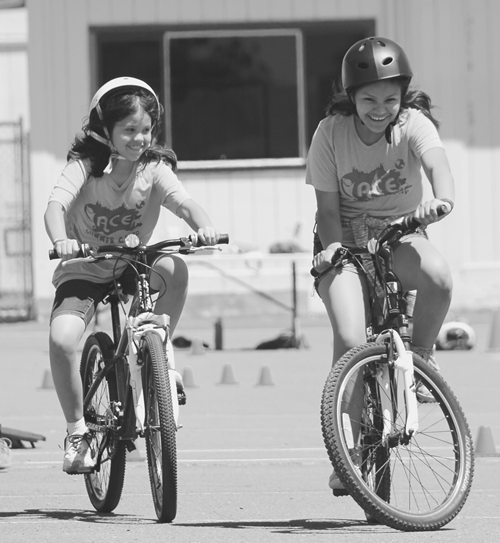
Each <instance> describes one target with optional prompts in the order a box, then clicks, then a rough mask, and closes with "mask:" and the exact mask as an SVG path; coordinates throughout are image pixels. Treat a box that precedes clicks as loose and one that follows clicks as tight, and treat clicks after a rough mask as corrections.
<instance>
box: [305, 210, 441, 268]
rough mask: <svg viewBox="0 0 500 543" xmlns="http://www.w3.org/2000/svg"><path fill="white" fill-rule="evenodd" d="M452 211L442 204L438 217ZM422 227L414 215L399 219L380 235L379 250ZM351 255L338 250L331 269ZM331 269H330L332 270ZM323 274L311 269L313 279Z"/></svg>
mask: <svg viewBox="0 0 500 543" xmlns="http://www.w3.org/2000/svg"><path fill="white" fill-rule="evenodd" d="M450 211H451V206H450V204H448V203H446V204H441V205H440V206H439V207H438V208H437V215H438V217H442V216H443V215H446V214H447V213H449V212H450ZM420 225H421V223H420V221H419V220H418V219H417V218H415V216H414V215H411V216H408V217H403V218H402V219H397V220H395V221H394V222H392V223H391V224H390V225H389V226H388V227H387V228H386V229H385V230H384V231H383V232H382V234H381V235H380V237H379V238H378V239H377V248H380V247H382V245H384V244H387V243H393V242H394V241H396V240H398V239H400V238H401V237H402V236H404V235H405V234H408V233H409V232H411V231H412V230H417V228H418V227H419V226H420ZM353 252H354V253H360V254H361V253H364V252H369V251H368V250H366V249H364V250H360V249H355V250H354V251H353ZM347 253H349V250H348V249H346V248H345V247H340V248H339V249H337V250H336V251H335V253H334V255H333V257H332V259H331V261H330V264H331V268H335V267H337V266H338V265H339V263H340V262H341V261H342V259H343V258H345V256H346V254H347ZM331 268H329V269H331ZM321 273H323V272H319V271H317V270H316V269H315V268H312V269H311V275H312V276H313V277H317V276H318V275H320V274H321Z"/></svg>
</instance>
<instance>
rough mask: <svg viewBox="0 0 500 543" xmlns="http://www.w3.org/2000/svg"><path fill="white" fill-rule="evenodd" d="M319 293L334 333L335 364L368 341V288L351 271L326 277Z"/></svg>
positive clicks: (356, 274)
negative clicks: (344, 355)
mask: <svg viewBox="0 0 500 543" xmlns="http://www.w3.org/2000/svg"><path fill="white" fill-rule="evenodd" d="M318 292H319V295H320V297H321V299H322V300H323V303H324V304H325V308H326V311H327V313H328V317H329V319H330V324H331V325H332V330H333V363H335V362H336V361H337V360H338V359H339V358H340V357H341V356H342V355H343V354H345V353H346V352H347V351H348V350H349V349H351V348H352V347H355V346H356V345H360V344H361V343H364V342H365V339H366V313H365V307H366V302H367V297H368V293H367V288H366V284H365V281H364V280H363V279H362V278H361V277H360V276H359V274H358V273H356V272H355V271H354V270H352V269H351V268H345V269H343V270H342V271H341V272H340V273H336V274H334V273H331V274H328V275H326V276H325V277H324V278H323V279H322V280H321V282H320V284H319V287H318Z"/></svg>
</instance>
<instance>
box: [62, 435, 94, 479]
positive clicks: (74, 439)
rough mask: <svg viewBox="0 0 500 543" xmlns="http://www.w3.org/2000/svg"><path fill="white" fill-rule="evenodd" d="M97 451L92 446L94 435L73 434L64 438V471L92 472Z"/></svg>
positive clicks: (69, 472)
mask: <svg viewBox="0 0 500 543" xmlns="http://www.w3.org/2000/svg"><path fill="white" fill-rule="evenodd" d="M96 461H97V459H96V453H95V451H94V450H93V448H92V435H91V433H90V432H86V433H85V434H83V435H81V434H71V435H69V436H66V439H65V440H64V463H63V471H64V472H66V473H68V474H70V475H74V474H77V473H90V472H91V471H92V470H93V469H94V467H95V465H96Z"/></svg>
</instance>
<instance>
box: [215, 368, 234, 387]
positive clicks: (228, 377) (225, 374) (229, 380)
mask: <svg viewBox="0 0 500 543" xmlns="http://www.w3.org/2000/svg"><path fill="white" fill-rule="evenodd" d="M237 384H238V381H236V378H235V376H234V370H233V366H231V364H224V367H223V368H222V377H221V380H220V383H219V385H237Z"/></svg>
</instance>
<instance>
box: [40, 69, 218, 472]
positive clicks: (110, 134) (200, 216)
mask: <svg viewBox="0 0 500 543" xmlns="http://www.w3.org/2000/svg"><path fill="white" fill-rule="evenodd" d="M161 113H162V107H161V105H160V103H159V101H158V98H157V96H156V94H155V92H154V91H153V89H152V88H151V87H150V86H149V85H148V84H146V83H145V82H144V81H141V80H139V79H135V78H131V77H120V78H117V79H113V80H112V81H109V82H108V83H106V84H105V85H103V86H102V87H101V88H100V89H99V90H98V91H97V93H96V94H95V96H94V98H93V99H92V102H91V104H90V110H89V117H88V123H87V124H86V125H85V126H84V128H83V134H82V135H79V136H77V137H76V139H75V141H74V143H73V145H72V147H71V150H70V151H69V153H68V163H67V165H66V167H65V168H64V170H63V172H62V173H61V175H60V177H59V179H58V180H57V183H56V185H55V187H54V189H53V191H52V193H51V195H50V198H49V203H48V206H47V210H46V213H45V225H46V230H47V233H48V235H49V237H50V239H51V241H52V243H53V245H54V249H55V250H56V251H57V253H58V254H59V255H60V257H61V263H60V264H59V265H58V266H57V268H56V270H55V272H54V277H53V283H54V286H55V288H56V294H55V300H54V305H53V308H52V314H51V324H50V339H49V345H50V363H51V369H52V375H53V379H54V386H55V389H56V392H57V395H58V397H59V401H60V404H61V407H62V410H63V413H64V416H65V418H66V421H67V431H68V438H67V439H66V443H65V455H64V464H63V470H64V471H65V472H67V473H86V472H89V471H91V469H92V468H93V466H94V464H95V459H94V458H93V455H92V451H91V450H90V447H89V441H90V440H89V439H87V438H88V429H87V427H86V424H85V420H84V418H83V405H82V404H83V398H82V385H81V380H80V376H79V371H78V362H77V353H76V351H77V346H78V344H79V342H80V340H81V338H82V336H83V333H84V331H85V329H86V326H87V325H88V324H89V322H90V321H91V320H92V318H93V315H94V313H95V310H96V307H97V305H98V303H99V302H100V301H101V300H102V298H103V296H104V295H105V294H106V292H107V291H108V289H109V285H110V282H111V281H112V280H113V268H114V267H115V263H114V262H112V261H103V262H100V263H86V262H84V263H81V262H80V263H75V264H72V265H71V266H67V267H63V266H62V263H63V262H64V261H65V260H68V259H70V258H74V257H75V256H76V255H77V253H78V251H79V248H80V245H82V244H83V243H88V244H89V245H91V246H96V245H103V244H119V243H121V242H123V240H124V239H125V237H126V236H127V235H128V234H132V233H133V234H136V235H137V236H138V237H139V239H140V240H141V243H144V244H146V243H147V242H148V240H149V239H150V238H151V235H152V233H153V229H154V227H155V225H156V223H157V221H158V218H159V215H160V210H161V207H165V208H167V209H169V210H170V211H171V212H173V213H174V214H176V215H177V216H178V217H180V218H181V219H183V220H185V221H186V222H187V224H188V225H189V226H190V227H191V228H192V229H193V230H194V231H196V232H197V233H198V236H199V238H200V240H201V241H202V243H204V244H206V245H212V244H214V243H216V242H217V240H218V237H219V234H218V231H217V230H216V229H215V228H214V226H213V225H212V222H211V221H210V218H209V217H208V215H207V213H206V212H205V211H204V210H203V208H202V207H201V206H200V205H199V204H197V203H196V202H195V201H194V200H193V199H192V198H191V196H190V195H189V194H188V192H187V191H186V189H185V188H184V187H183V186H182V184H181V182H180V181H179V179H178V178H177V176H176V174H175V173H174V171H175V169H176V165H177V160H176V156H175V154H174V152H173V151H171V150H169V149H166V148H164V147H162V146H161V145H159V144H158V136H159V133H160V129H161V123H160V121H161ZM120 265H122V264H120V263H118V266H120ZM124 270H125V265H124V266H123V270H120V269H119V272H121V271H124ZM154 271H155V273H152V274H151V287H152V289H153V290H155V291H158V292H160V294H161V296H159V297H158V300H157V303H156V306H155V312H157V313H158V314H163V313H166V314H168V315H169V316H170V331H171V333H173V331H174V329H175V326H176V324H177V322H178V320H179V317H180V315H181V312H182V309H183V306H184V302H185V300H186V295H187V283H188V272H187V267H186V265H185V263H184V261H183V260H182V259H181V258H178V257H175V256H165V257H163V258H161V259H159V260H157V261H155V263H154ZM121 282H122V285H123V286H124V290H126V289H127V286H128V285H127V274H125V276H123V280H122V281H121ZM128 288H129V289H131V288H132V289H133V288H134V286H133V285H130V286H128ZM129 293H131V292H129ZM168 348H169V349H170V346H168ZM179 379H180V376H179ZM178 386H181V383H180V382H179V383H178Z"/></svg>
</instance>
